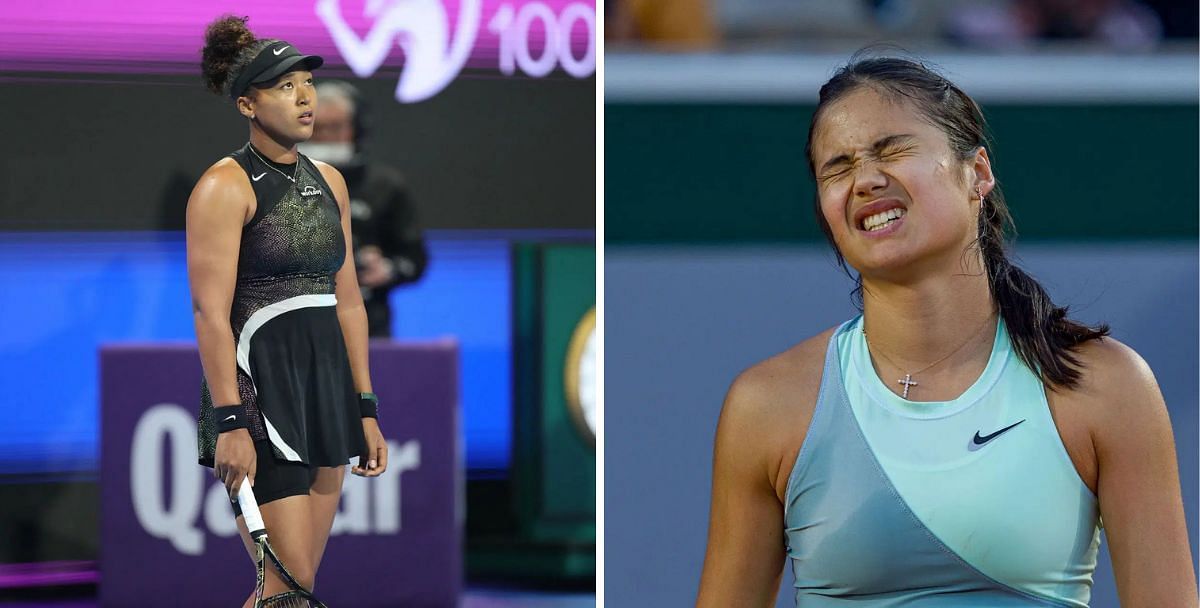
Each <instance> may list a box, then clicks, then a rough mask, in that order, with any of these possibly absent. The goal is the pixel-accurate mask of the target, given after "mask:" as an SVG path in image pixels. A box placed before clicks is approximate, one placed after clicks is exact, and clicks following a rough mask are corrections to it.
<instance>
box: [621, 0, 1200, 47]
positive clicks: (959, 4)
mask: <svg viewBox="0 0 1200 608" xmlns="http://www.w3.org/2000/svg"><path fill="white" fill-rule="evenodd" d="M604 5H605V12H606V19H607V21H606V27H605V34H606V37H607V41H608V42H609V43H610V44H612V45H613V46H614V47H615V48H620V47H621V46H622V45H623V44H628V45H638V44H642V45H654V46H659V47H666V48H675V49H681V50H683V49H708V48H716V47H731V46H732V47H737V46H740V45H743V44H753V45H755V46H762V45H764V44H766V45H772V44H784V45H787V44H795V43H803V44H807V45H816V46H821V45H825V44H828V45H831V46H834V45H836V46H838V47H842V46H845V45H847V44H851V45H854V44H857V45H862V44H867V43H870V42H872V41H877V40H882V39H886V40H889V41H896V42H900V43H909V44H915V45H931V44H940V45H947V46H952V47H956V48H961V49H964V50H989V51H997V50H1022V49H1029V48H1036V47H1039V46H1043V45H1046V44H1052V43H1075V44H1078V45H1080V46H1084V47H1089V48H1092V49H1101V50H1111V51H1152V50H1155V49H1157V48H1159V47H1160V46H1162V45H1164V44H1169V43H1171V42H1175V41H1183V42H1191V43H1194V42H1195V40H1196V38H1197V14H1198V13H1197V2H1196V0H844V1H837V2H830V1H828V0H608V1H606V2H605V3H604Z"/></svg>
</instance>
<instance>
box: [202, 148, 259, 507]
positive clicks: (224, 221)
mask: <svg viewBox="0 0 1200 608" xmlns="http://www.w3.org/2000/svg"><path fill="white" fill-rule="evenodd" d="M253 201H254V191H253V190H252V189H251V188H250V184H249V182H248V181H247V180H246V178H245V176H244V174H242V171H241V168H240V167H239V166H238V165H237V164H236V163H235V162H233V161H232V160H228V159H226V160H222V161H220V162H218V163H217V164H215V165H213V167H212V168H211V169H209V170H208V171H206V172H205V173H204V175H203V176H201V177H200V182H199V183H197V184H196V188H195V190H194V191H192V196H191V198H189V199H188V206H187V265H188V281H189V282H190V285H191V290H192V312H193V315H194V317H195V322H196V343H197V345H198V346H199V348H200V363H201V365H203V367H204V377H205V379H206V380H207V382H208V386H209V391H210V392H211V393H212V399H213V406H214V407H221V406H226V405H236V404H240V403H241V402H242V398H241V395H240V393H239V392H238V386H237V363H236V357H237V355H236V350H235V349H236V347H235V345H234V343H233V327H232V326H231V325H230V321H229V314H230V309H231V307H232V305H233V292H234V287H235V284H236V282H237V262H238V253H239V249H240V247H241V236H242V226H243V225H244V224H245V222H246V219H247V217H248V216H250V215H252V214H253V211H252V209H253V204H254V203H253ZM213 460H214V462H213V473H214V474H215V475H216V476H217V477H218V478H219V479H221V480H222V482H223V483H224V484H225V488H226V490H227V491H228V492H229V493H230V494H231V495H233V494H236V493H237V491H238V488H239V487H240V486H241V483H242V480H243V479H244V478H246V476H249V478H250V482H251V485H253V482H254V476H255V473H256V471H257V458H256V455H255V452H254V444H253V441H252V440H251V438H250V433H249V431H247V430H246V429H236V430H232V431H228V432H225V433H221V434H220V435H218V436H217V446H216V453H215V454H214V459H213Z"/></svg>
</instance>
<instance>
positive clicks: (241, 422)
mask: <svg viewBox="0 0 1200 608" xmlns="http://www.w3.org/2000/svg"><path fill="white" fill-rule="evenodd" d="M213 420H216V421H217V432H218V433H225V432H228V431H236V430H237V429H244V428H249V426H250V425H249V424H248V423H247V422H246V408H245V407H243V406H242V404H240V403H238V404H236V405H222V406H220V407H214V408H213Z"/></svg>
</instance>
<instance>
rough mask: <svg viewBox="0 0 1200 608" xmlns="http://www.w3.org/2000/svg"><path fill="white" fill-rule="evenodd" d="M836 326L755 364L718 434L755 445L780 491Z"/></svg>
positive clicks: (733, 394) (730, 401)
mask: <svg viewBox="0 0 1200 608" xmlns="http://www.w3.org/2000/svg"><path fill="white" fill-rule="evenodd" d="M833 333H834V328H831V329H828V330H826V331H824V332H821V333H820V334H818V335H816V336H813V337H811V338H808V339H806V340H804V341H803V342H800V343H799V344H797V345H795V346H793V347H791V348H789V349H788V350H786V351H784V352H782V353H779V354H777V355H775V356H773V357H770V358H768V359H766V360H764V361H761V362H759V363H756V364H755V365H752V366H751V367H749V368H748V369H746V370H745V371H743V372H742V373H741V374H739V375H738V376H737V378H736V379H735V380H734V381H733V384H732V385H731V386H730V388H729V393H728V394H727V395H726V398H725V405H724V406H723V407H722V409H721V421H720V424H719V431H718V435H720V434H726V435H727V436H728V437H729V439H730V440H731V441H732V442H736V444H738V445H740V446H743V449H747V450H752V451H754V452H756V453H755V454H754V459H755V460H760V461H761V462H763V463H764V464H765V466H766V467H767V473H768V476H769V478H770V479H771V480H772V484H773V485H774V486H775V487H776V490H777V494H779V492H778V490H779V489H780V488H781V487H782V485H781V484H786V478H787V474H788V472H789V471H790V469H791V467H790V462H791V461H792V460H794V459H795V456H796V454H797V452H798V451H799V449H800V444H801V443H802V442H803V441H804V433H805V431H806V430H807V428H808V424H809V421H810V420H811V419H812V413H813V409H814V407H815V405H816V402H817V393H818V391H819V389H820V386H821V374H822V371H823V369H824V365H825V353H826V349H827V347H828V346H829V340H830V339H832V336H833Z"/></svg>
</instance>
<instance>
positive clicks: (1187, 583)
mask: <svg viewBox="0 0 1200 608" xmlns="http://www.w3.org/2000/svg"><path fill="white" fill-rule="evenodd" d="M1086 354H1087V355H1088V359H1087V360H1086V362H1087V364H1088V366H1089V369H1090V370H1092V373H1091V374H1090V378H1089V379H1088V380H1087V381H1086V383H1085V384H1086V385H1085V386H1084V387H1083V390H1086V391H1089V392H1093V393H1094V394H1095V397H1096V399H1095V402H1096V403H1099V405H1098V406H1097V407H1096V408H1095V414H1094V415H1095V421H1094V423H1093V424H1092V425H1091V426H1092V429H1093V430H1092V434H1093V438H1092V439H1093V442H1094V445H1095V447H1096V458H1097V461H1098V465H1099V482H1098V494H1099V499H1100V513H1101V517H1102V518H1103V521H1104V527H1105V532H1106V534H1107V536H1108V540H1109V552H1110V555H1111V557H1112V563H1113V573H1114V575H1115V577H1116V582H1117V592H1118V595H1119V596H1120V598H1121V606H1124V607H1125V608H1140V607H1143V606H1145V607H1158V606H1171V607H1180V608H1183V607H1189V608H1191V607H1195V606H1196V605H1197V597H1196V579H1195V575H1194V574H1193V572H1194V571H1193V569H1192V557H1191V551H1190V549H1189V547H1188V532H1187V525H1186V523H1185V521H1184V512H1183V499H1182V497H1181V495H1180V487H1179V469H1178V465H1177V464H1176V463H1177V460H1176V456H1175V441H1174V437H1173V435H1172V434H1171V421H1170V419H1169V418H1168V416H1167V407H1166V403H1165V402H1164V401H1163V397H1162V393H1161V392H1160V391H1159V388H1158V383H1157V382H1156V381H1155V379H1154V374H1153V373H1152V372H1151V371H1150V367H1149V366H1148V365H1146V362H1145V361H1143V360H1142V358H1141V357H1140V356H1138V354H1137V353H1135V352H1134V351H1133V350H1132V349H1130V348H1128V347H1126V346H1125V345H1123V344H1120V343H1119V342H1117V341H1116V340H1111V339H1109V340H1105V343H1104V344H1099V345H1094V346H1091V347H1090V348H1089V349H1088V350H1087V351H1086Z"/></svg>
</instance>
